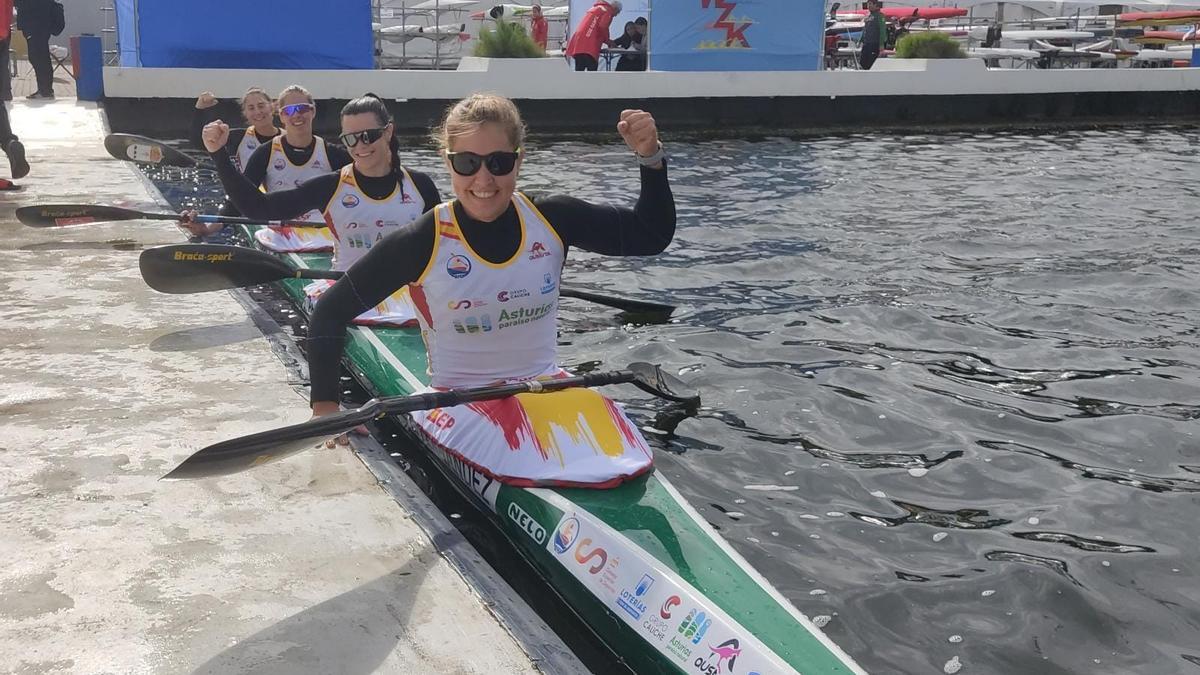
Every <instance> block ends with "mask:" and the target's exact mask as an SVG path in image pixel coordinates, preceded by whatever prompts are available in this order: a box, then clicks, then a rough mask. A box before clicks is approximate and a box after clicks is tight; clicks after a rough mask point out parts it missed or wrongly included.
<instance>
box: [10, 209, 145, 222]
mask: <svg viewBox="0 0 1200 675" xmlns="http://www.w3.org/2000/svg"><path fill="white" fill-rule="evenodd" d="M137 213H138V212H137V211H131V210H129V209H122V208H120V207H117V206H92V205H87V204H40V205H38V206H22V207H19V208H18V209H17V220H18V221H20V222H21V223H22V224H24V225H28V226H29V227H64V226H67V225H83V224H84V223H97V222H103V221H110V220H131V219H133V218H137V217H138V216H137Z"/></svg>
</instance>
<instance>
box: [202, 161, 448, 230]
mask: <svg viewBox="0 0 1200 675" xmlns="http://www.w3.org/2000/svg"><path fill="white" fill-rule="evenodd" d="M283 147H284V150H285V151H286V150H287V148H289V147H291V146H289V145H288V144H287V142H286V141H284V143H283ZM326 148H327V151H328V153H329V161H330V163H331V164H333V166H334V167H335V170H334V171H333V172H332V173H327V174H322V175H320V176H316V177H314V178H310V179H308V180H306V181H304V182H303V183H301V184H300V185H299V186H298V187H296V188H294V189H291V190H279V191H276V192H263V191H261V190H259V189H258V186H259V185H260V184H262V181H263V178H265V177H266V167H267V160H268V158H269V157H270V153H271V148H270V147H269V146H263V147H261V148H259V149H257V150H255V151H254V154H253V155H251V156H250V161H249V162H247V164H246V170H245V172H244V173H238V170H237V168H236V167H234V165H233V160H232V159H231V158H230V156H229V153H228V152H226V151H225V149H224V148H220V149H218V150H217V151H216V152H214V153H210V154H211V156H212V160H213V165H214V166H216V169H217V176H218V177H219V178H220V179H221V184H222V185H223V186H225V193H226V194H227V195H229V199H230V201H232V202H233V204H234V206H236V207H237V208H238V210H239V211H241V212H242V213H243V214H245V215H246V216H248V217H250V218H261V219H263V220H288V219H290V218H295V217H297V216H301V215H303V214H305V213H308V212H309V211H312V210H313V209H316V210H318V211H320V210H322V209H324V208H325V205H326V204H328V203H329V200H330V198H331V197H333V193H334V192H336V191H337V186H338V180H339V178H338V173H337V171H338V170H340V169H341V168H342V167H343V166H345V165H347V164H350V163H351V162H352V160H351V159H350V155H349V154H348V153H347V152H346V150H345V149H344V148H342V146H340V145H329V144H326ZM335 148H336V149H337V150H338V152H339V153H340V155H343V156H339V157H335V152H334V149H335ZM264 150H265V151H266V152H265V153H264V152H263V151H264ZM311 155H312V149H311V148H309V156H311ZM289 157H291V155H289ZM292 161H294V162H296V163H301V161H300V160H298V159H295V158H293V160H292ZM303 161H305V162H307V161H308V159H307V158H305V159H304V160H303ZM260 164H261V166H260ZM408 173H409V175H410V176H412V179H413V183H415V184H416V186H417V191H418V192H420V193H421V198H422V199H423V200H424V201H425V210H426V211H428V210H429V209H432V208H433V207H434V206H436V205H437V204H438V202H440V201H441V195H440V194H439V193H438V189H437V186H435V185H434V184H433V179H432V178H430V177H429V176H427V175H426V174H423V173H421V172H420V171H412V170H409V172H408ZM354 178H355V180H356V181H357V182H358V187H359V188H361V189H362V191H363V192H364V193H366V195H367V196H368V197H370V198H372V199H384V198H386V197H387V196H388V195H390V194H391V193H392V191H393V190H394V189H395V188H396V183H397V180H396V176H395V175H394V174H388V175H386V176H379V177H372V176H364V175H362V174H361V173H359V172H357V171H355V172H354Z"/></svg>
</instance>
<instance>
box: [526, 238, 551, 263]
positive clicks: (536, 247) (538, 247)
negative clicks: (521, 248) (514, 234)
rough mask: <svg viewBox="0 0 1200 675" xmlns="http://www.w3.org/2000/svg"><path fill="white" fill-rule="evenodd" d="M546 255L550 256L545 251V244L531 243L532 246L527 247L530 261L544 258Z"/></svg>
mask: <svg viewBox="0 0 1200 675" xmlns="http://www.w3.org/2000/svg"><path fill="white" fill-rule="evenodd" d="M548 255H550V252H549V251H547V250H546V246H545V244H543V243H542V242H540V241H535V242H533V246H530V247H529V259H530V260H537V259H538V258H545V257H546V256H548Z"/></svg>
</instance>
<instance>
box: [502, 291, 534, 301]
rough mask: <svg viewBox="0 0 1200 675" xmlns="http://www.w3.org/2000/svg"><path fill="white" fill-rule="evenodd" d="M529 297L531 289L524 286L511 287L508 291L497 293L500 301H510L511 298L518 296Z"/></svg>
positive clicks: (514, 298)
mask: <svg viewBox="0 0 1200 675" xmlns="http://www.w3.org/2000/svg"><path fill="white" fill-rule="evenodd" d="M528 297H529V291H527V290H525V289H524V288H511V289H509V290H507V291H500V292H499V293H497V294H496V299H497V300H499V301H500V302H508V301H509V300H516V299H517V298H528Z"/></svg>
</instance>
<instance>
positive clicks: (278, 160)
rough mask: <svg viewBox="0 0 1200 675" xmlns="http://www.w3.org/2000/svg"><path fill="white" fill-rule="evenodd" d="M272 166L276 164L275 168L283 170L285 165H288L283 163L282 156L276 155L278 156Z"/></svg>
mask: <svg viewBox="0 0 1200 675" xmlns="http://www.w3.org/2000/svg"><path fill="white" fill-rule="evenodd" d="M272 166H274V167H275V170H276V171H283V167H284V166H286V165H285V164H284V163H283V158H282V157H276V158H275V163H274V164H273V165H272Z"/></svg>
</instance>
